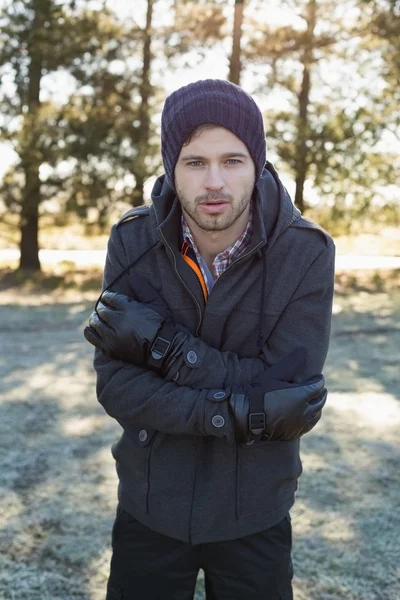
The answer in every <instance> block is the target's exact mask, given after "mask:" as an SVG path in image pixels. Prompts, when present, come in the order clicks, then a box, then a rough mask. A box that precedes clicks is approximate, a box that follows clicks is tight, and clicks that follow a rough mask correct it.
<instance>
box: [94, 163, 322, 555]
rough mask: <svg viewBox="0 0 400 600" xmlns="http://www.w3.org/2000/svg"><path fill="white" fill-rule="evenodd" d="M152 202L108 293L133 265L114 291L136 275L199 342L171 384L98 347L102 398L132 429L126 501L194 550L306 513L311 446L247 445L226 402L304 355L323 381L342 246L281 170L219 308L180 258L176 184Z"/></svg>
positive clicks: (258, 209) (120, 251)
mask: <svg viewBox="0 0 400 600" xmlns="http://www.w3.org/2000/svg"><path fill="white" fill-rule="evenodd" d="M152 201H153V203H152V206H151V207H150V208H148V207H143V208H139V209H134V210H133V211H130V212H129V213H128V214H127V215H125V217H123V218H122V219H121V221H120V222H119V223H118V224H117V225H115V226H114V227H113V228H112V232H111V236H110V240H109V245H108V253H107V260H106V266H105V271H104V282H103V289H104V288H105V287H106V286H109V285H110V284H111V283H112V280H113V279H115V278H116V277H117V276H118V275H119V274H120V273H121V272H122V271H123V270H124V269H126V268H127V267H128V266H129V265H130V264H132V267H131V269H129V270H128V271H127V272H126V273H125V274H124V275H123V276H122V277H121V278H119V280H118V281H117V282H116V283H114V285H111V289H112V290H115V291H121V292H123V293H125V294H128V295H129V294H132V289H131V287H130V276H129V273H132V272H134V271H135V272H137V273H139V274H140V275H141V276H143V277H146V278H147V279H148V281H149V282H150V283H151V284H152V285H153V286H154V287H155V288H156V289H157V290H158V291H159V292H160V294H161V295H162V297H163V298H164V300H165V301H166V303H167V304H168V306H169V308H170V310H171V312H172V315H173V319H174V321H175V323H180V324H182V325H184V326H185V327H186V328H187V329H189V330H190V331H191V332H192V334H193V335H192V336H191V337H190V338H189V341H188V342H187V344H186V348H185V351H184V353H183V358H182V360H181V361H176V362H175V363H174V365H173V367H172V369H171V371H170V372H169V373H168V374H167V376H166V378H165V379H162V378H160V377H159V376H158V375H157V374H156V373H155V372H153V371H151V370H146V369H144V368H142V367H138V366H135V365H131V364H127V363H124V362H122V361H119V360H114V359H111V358H108V357H106V356H105V355H103V354H102V353H101V352H100V351H96V355H95V362H94V365H95V369H96V372H97V395H98V399H99V402H100V403H101V404H102V405H103V407H104V409H105V410H106V412H107V413H108V414H109V415H110V416H112V417H114V418H115V419H116V420H117V421H118V422H119V423H120V425H121V426H122V428H123V433H122V436H121V438H120V440H119V441H118V442H117V443H116V444H114V446H113V448H112V453H113V456H114V458H115V460H116V467H117V473H118V477H119V492H118V495H119V501H120V503H121V505H122V506H123V508H124V509H125V510H126V511H128V512H129V513H131V514H132V516H134V517H135V518H137V519H138V520H139V521H141V522H142V523H143V524H145V525H147V526H148V527H150V528H151V529H154V530H156V531H158V532H160V533H162V534H164V535H168V536H170V537H173V538H177V539H180V540H183V541H186V542H188V541H190V542H191V543H193V544H199V543H204V542H212V541H219V540H228V539H235V538H239V537H242V536H246V535H250V534H252V533H255V532H257V531H261V530H263V529H266V528H268V527H270V526H272V525H274V524H276V523H278V522H279V521H280V520H281V519H282V518H283V517H284V516H285V514H286V513H287V512H288V510H289V509H290V508H291V506H292V505H293V503H294V495H295V490H296V488H297V480H298V478H299V476H300V474H301V471H302V466H301V461H300V456H299V442H298V441H294V442H254V443H253V444H237V443H236V442H235V435H234V423H233V420H232V416H231V414H230V412H229V408H228V405H227V402H226V399H225V398H226V394H227V393H229V390H230V389H232V390H238V389H240V388H241V387H243V386H244V385H245V384H247V383H250V382H251V381H252V380H253V379H254V378H255V377H256V376H257V375H258V374H259V373H260V372H261V371H262V370H263V369H264V368H265V366H266V365H272V364H274V363H275V362H277V361H278V360H279V359H280V358H282V357H284V356H286V355H287V354H289V353H290V352H291V351H292V350H293V349H295V348H296V347H298V346H306V347H307V348H308V351H309V360H308V364H307V365H306V367H305V368H304V372H303V373H302V374H301V376H300V377H299V378H298V379H297V380H298V381H302V380H306V379H308V378H309V377H311V376H313V375H316V374H319V373H321V372H322V368H323V365H324V361H325V358H326V354H327V350H328V341H329V335H330V322H331V309H332V296H333V279H334V244H333V242H332V239H331V238H330V236H329V235H328V234H327V233H326V232H325V231H324V230H323V229H321V228H320V227H318V226H317V225H314V224H313V223H311V222H309V221H307V220H306V219H304V218H302V216H301V214H300V212H299V211H298V210H297V209H296V208H294V206H293V204H292V202H291V200H290V198H289V196H288V194H287V192H286V190H285V189H284V187H283V186H282V184H281V182H280V180H279V178H278V176H277V174H276V172H275V170H274V169H273V167H272V165H270V164H269V163H267V166H266V169H265V170H264V173H263V176H262V178H261V179H260V181H259V182H258V184H257V185H256V188H255V193H254V202H255V211H254V225H253V234H252V240H251V244H250V246H249V247H248V248H247V249H246V251H245V252H244V254H242V255H241V256H240V257H239V258H238V259H236V261H235V262H234V263H233V264H232V265H231V266H230V267H229V268H228V269H227V270H226V271H225V272H224V273H223V274H222V275H221V276H220V277H219V279H218V280H217V281H216V283H215V285H214V287H213V289H212V291H211V293H210V296H209V299H208V301H207V304H205V301H204V298H203V294H202V290H201V286H200V283H199V281H198V279H197V277H196V275H195V273H194V272H193V271H192V269H191V268H190V267H189V266H188V265H187V264H186V262H185V261H184V260H183V258H182V256H181V254H180V251H179V239H180V206H179V202H178V200H177V199H176V197H175V195H174V193H173V191H172V190H171V189H170V188H169V186H168V185H167V183H166V182H165V179H164V177H160V178H159V179H158V180H157V182H156V184H155V186H154V190H153V194H152ZM218 391H219V392H221V391H226V394H225V395H224V394H221V393H220V394H218V393H217V392H218ZM221 396H223V397H222V398H221Z"/></svg>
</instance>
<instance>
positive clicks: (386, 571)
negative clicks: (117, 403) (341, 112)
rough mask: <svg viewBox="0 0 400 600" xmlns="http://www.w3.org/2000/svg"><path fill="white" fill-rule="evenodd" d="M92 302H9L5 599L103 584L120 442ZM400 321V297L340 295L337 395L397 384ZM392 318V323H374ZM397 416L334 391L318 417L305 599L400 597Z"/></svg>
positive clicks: (34, 598)
mask: <svg viewBox="0 0 400 600" xmlns="http://www.w3.org/2000/svg"><path fill="white" fill-rule="evenodd" d="M96 289H98V287H97V288H96ZM92 309H93V303H92V302H86V301H85V302H83V301H79V300H78V301H77V302H75V303H67V302H65V303H64V302H60V303H57V304H55V305H49V304H47V305H41V306H29V307H24V306H13V305H12V304H10V305H3V306H2V308H1V317H0V318H1V323H0V343H1V347H2V349H3V357H2V359H1V362H0V386H1V397H2V398H3V401H2V402H1V403H0V458H1V475H0V486H1V495H2V510H3V512H2V513H0V556H1V558H0V565H1V567H2V569H3V567H4V570H3V572H4V575H2V576H1V577H0V595H1V594H3V596H2V597H4V599H5V600H12V599H13V598H18V599H19V600H46V599H48V600H70V599H71V600H72V599H73V600H100V599H103V598H104V589H105V582H106V577H107V574H108V558H109V550H110V547H109V544H110V535H111V526H112V521H113V517H114V509H115V506H116V475H115V470H114V464H113V460H112V458H111V454H110V446H111V444H112V443H113V442H114V441H115V440H116V439H117V438H118V436H119V432H120V428H119V426H118V425H117V424H115V423H114V421H112V420H111V419H109V418H108V417H107V416H106V415H105V414H104V411H103V409H102V408H101V407H100V406H99V405H98V403H97V401H96V399H95V395H94V386H95V377H94V372H93V370H92V366H91V360H92V355H93V352H92V348H91V347H90V346H89V345H88V344H87V343H86V342H85V340H84V339H83V335H82V329H83V326H84V325H85V324H86V321H87V318H88V316H89V314H90V312H91V310H92ZM382 320H383V321H384V323H383V322H382ZM397 322H398V307H396V306H393V307H392V308H390V307H389V306H387V307H384V310H383V309H382V308H377V309H367V308H366V309H365V310H363V311H358V310H355V308H354V307H353V306H350V307H346V306H345V305H343V310H342V311H341V312H340V313H339V314H337V315H336V316H335V319H334V328H333V333H334V335H333V339H332V346H331V351H330V357H329V360H328V369H327V381H328V386H329V389H330V392H331V396H332V397H334V396H335V393H336V394H338V395H340V394H342V393H347V394H348V395H349V402H358V399H359V394H362V393H363V392H365V390H372V391H375V392H376V393H382V394H386V395H390V396H393V395H394V394H395V393H396V391H397V390H398V389H399V385H398V377H399V376H398V369H397V364H398V363H397V359H398V354H399V347H400V346H399V344H398V337H397V336H398V335H399V334H398V332H397V331H396V324H397ZM383 326H384V328H385V330H386V333H384V334H382V333H376V330H377V329H378V328H380V329H382V327H383ZM368 328H370V330H371V333H368V332H367V333H365V332H364V333H360V330H365V329H368ZM350 330H351V331H350ZM356 330H358V333H354V331H356ZM373 330H374V331H375V333H373ZM339 332H344V333H342V334H340V335H338V333H339ZM349 332H350V333H349ZM392 366H394V367H395V371H392V370H391V369H392ZM351 394H353V395H352V396H351ZM350 396H351V397H350ZM382 406H383V405H382ZM392 425H393V427H394V426H396V425H398V423H397V424H396V423H393V424H390V423H388V424H387V427H386V428H381V429H379V428H377V426H376V425H374V424H371V425H370V426H369V424H368V422H367V421H360V419H359V417H358V416H357V412H354V413H352V412H351V411H350V412H349V413H344V412H343V411H342V412H341V411H340V410H339V409H338V408H337V407H335V403H334V402H333V400H332V405H331V406H330V405H329V400H328V405H327V408H326V409H325V414H324V417H323V419H322V420H321V423H320V424H319V425H318V428H317V429H316V430H315V432H313V433H312V434H310V435H309V436H306V438H305V439H304V441H303V443H302V455H303V459H304V464H305V473H304V475H303V476H302V478H301V481H300V489H299V494H298V500H297V503H296V505H295V509H294V511H293V513H294V526H295V530H296V527H297V530H296V534H295V551H294V561H295V566H296V586H297V589H298V591H299V594H300V595H299V596H298V598H299V600H303V599H304V600H339V599H344V598H346V600H394V598H396V597H400V595H398V594H397V590H398V588H397V587H396V585H397V583H396V581H398V577H397V579H396V578H395V575H396V569H397V568H398V567H397V565H398V564H399V562H400V556H399V550H398V546H397V544H395V542H396V541H397V540H394V538H395V536H394V535H393V532H395V531H396V530H397V531H398V530H400V524H399V522H398V518H399V517H398V508H397V507H398V496H399V494H400V482H399V474H398V466H397V465H398V464H399V460H400V452H399V448H398V444H397V443H396V441H395V438H394V434H393V432H392V429H391V428H393V427H392ZM397 439H398V438H397ZM296 523H297V524H296ZM377 557H382V558H381V559H379V560H378V559H377ZM301 594H303V595H301ZM202 597H203V596H202V592H201V591H200V590H199V591H198V594H197V598H198V599H200V598H202ZM296 600H297V597H296Z"/></svg>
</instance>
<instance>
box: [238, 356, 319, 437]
mask: <svg viewBox="0 0 400 600" xmlns="http://www.w3.org/2000/svg"><path fill="white" fill-rule="evenodd" d="M306 359H307V352H306V350H305V348H298V349H297V350H295V351H294V352H292V354H290V355H289V356H287V357H286V358H284V359H283V360H281V361H279V362H278V363H277V364H276V365H274V366H273V367H271V368H269V369H266V370H265V372H264V373H263V374H262V375H261V376H260V378H259V379H258V381H256V382H255V383H254V384H253V385H252V386H251V387H250V389H248V390H246V392H245V393H233V394H231V396H230V398H229V405H230V408H231V412H232V414H233V416H234V419H235V425H236V438H237V441H239V442H248V441H251V440H257V439H258V440H271V441H290V440H295V439H298V438H299V437H300V436H302V435H303V434H304V433H307V432H308V431H310V430H311V429H312V428H313V427H314V425H315V424H316V423H317V422H318V421H319V419H320V418H321V411H322V408H323V406H324V405H325V402H326V397H327V394H328V392H327V390H326V388H325V379H324V377H323V375H317V376H315V377H313V378H312V379H310V380H308V381H306V382H303V383H289V382H288V381H285V379H287V380H290V379H293V378H294V376H295V375H296V374H298V372H299V369H300V368H301V366H302V365H303V364H304V362H305V360H306Z"/></svg>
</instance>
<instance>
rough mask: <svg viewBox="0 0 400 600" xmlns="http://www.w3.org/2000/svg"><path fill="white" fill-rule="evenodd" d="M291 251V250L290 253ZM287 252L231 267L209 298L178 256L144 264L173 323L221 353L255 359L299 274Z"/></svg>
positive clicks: (144, 274) (142, 272)
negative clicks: (173, 258) (206, 299)
mask: <svg viewBox="0 0 400 600" xmlns="http://www.w3.org/2000/svg"><path fill="white" fill-rule="evenodd" d="M289 254H290V253H289ZM289 254H288V253H286V254H285V253H282V252H271V253H267V254H266V255H265V256H261V257H260V255H257V254H254V255H252V256H250V257H248V258H246V259H243V260H238V261H236V262H234V263H233V264H232V265H230V266H229V267H228V269H227V270H226V271H224V272H223V273H222V274H221V275H220V277H219V278H218V279H217V281H216V282H215V284H214V286H213V288H212V290H211V292H210V294H209V297H208V301H207V302H206V301H205V300H204V296H203V292H202V289H201V286H200V283H199V281H198V279H197V277H196V276H195V274H194V273H193V272H192V271H191V269H190V268H189V267H188V265H186V263H185V262H184V261H183V260H182V261H181V262H179V258H180V257H179V256H178V257H175V260H176V262H175V260H171V259H170V257H168V256H166V255H159V256H158V257H157V260H156V261H154V257H153V260H152V261H148V262H147V263H146V264H142V266H141V275H143V276H144V277H146V278H148V280H149V281H151V282H152V284H153V285H154V286H155V287H156V288H157V290H158V292H159V293H160V294H161V296H162V297H163V298H164V300H165V302H166V303H167V305H168V306H169V308H170V310H171V313H172V317H173V320H174V322H175V323H179V324H181V325H183V326H185V327H187V328H188V329H189V330H190V331H191V333H192V334H194V335H198V336H200V337H201V338H202V339H203V340H204V341H205V342H206V343H208V344H209V345H211V346H213V347H214V348H217V349H219V350H221V351H232V352H235V353H237V354H238V355H239V356H243V357H252V356H254V357H256V356H258V354H259V345H258V344H259V342H260V341H261V343H262V344H265V342H266V341H267V340H268V337H269V335H270V334H271V332H272V331H273V330H274V328H275V326H276V324H277V322H278V321H279V318H280V316H281V315H282V313H283V312H284V310H285V308H286V307H287V305H288V303H289V302H290V298H291V296H292V295H293V293H294V291H295V289H296V287H297V285H298V283H299V277H300V274H299V273H298V272H297V271H296V270H294V269H293V257H292V256H290V255H289Z"/></svg>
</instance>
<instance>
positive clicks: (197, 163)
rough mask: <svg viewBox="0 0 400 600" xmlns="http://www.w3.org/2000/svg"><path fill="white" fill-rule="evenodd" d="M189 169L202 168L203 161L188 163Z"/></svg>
mask: <svg viewBox="0 0 400 600" xmlns="http://www.w3.org/2000/svg"><path fill="white" fill-rule="evenodd" d="M186 164H187V166H188V167H200V166H201V165H202V164H203V163H202V162H201V160H192V161H191V162H188V163H186Z"/></svg>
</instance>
